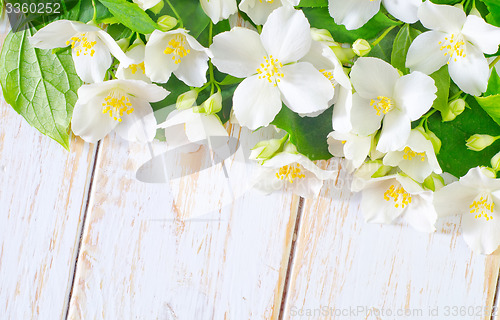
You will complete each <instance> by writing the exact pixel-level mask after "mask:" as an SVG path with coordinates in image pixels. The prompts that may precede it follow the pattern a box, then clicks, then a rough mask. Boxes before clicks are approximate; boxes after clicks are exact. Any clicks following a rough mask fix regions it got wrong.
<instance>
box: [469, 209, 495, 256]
mask: <svg viewBox="0 0 500 320" xmlns="http://www.w3.org/2000/svg"><path fill="white" fill-rule="evenodd" d="M498 217H500V214H499V213H497V214H496V216H495V217H494V218H493V219H491V220H488V221H487V220H486V219H485V218H478V219H476V218H474V214H472V213H469V212H467V213H465V214H464V216H463V218H462V235H463V237H464V240H465V242H467V244H468V245H469V247H471V249H472V250H473V251H474V252H476V253H481V254H491V253H493V251H495V250H497V249H498V246H499V245H500V232H498V230H500V219H498Z"/></svg>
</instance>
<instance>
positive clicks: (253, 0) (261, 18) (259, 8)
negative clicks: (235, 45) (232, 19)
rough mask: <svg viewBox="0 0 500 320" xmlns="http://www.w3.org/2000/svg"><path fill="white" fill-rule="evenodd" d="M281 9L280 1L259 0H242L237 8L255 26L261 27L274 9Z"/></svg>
mask: <svg viewBox="0 0 500 320" xmlns="http://www.w3.org/2000/svg"><path fill="white" fill-rule="evenodd" d="M279 7H281V1H278V0H275V1H274V2H267V1H263V2H261V1H259V0H242V1H241V3H240V5H239V8H240V10H241V11H243V12H245V13H246V14H247V15H248V16H249V17H250V19H252V21H253V22H254V23H255V24H257V25H262V24H264V23H265V22H266V20H267V18H268V17H269V15H270V14H271V12H273V11H274V10H275V9H277V8H279Z"/></svg>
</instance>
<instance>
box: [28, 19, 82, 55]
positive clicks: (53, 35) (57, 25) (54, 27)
mask: <svg viewBox="0 0 500 320" xmlns="http://www.w3.org/2000/svg"><path fill="white" fill-rule="evenodd" d="M76 34H78V31H76V30H75V28H74V27H73V22H71V21H68V20H58V21H54V22H52V23H49V24H48V25H46V26H45V27H43V28H42V29H40V30H38V31H37V33H35V34H34V35H33V36H32V37H30V38H29V41H30V44H31V45H32V46H33V47H35V48H40V49H53V48H61V47H67V46H68V44H67V43H66V42H67V41H68V40H69V39H70V38H71V37H73V36H75V35H76Z"/></svg>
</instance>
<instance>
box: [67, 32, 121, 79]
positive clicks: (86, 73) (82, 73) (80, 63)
mask: <svg viewBox="0 0 500 320" xmlns="http://www.w3.org/2000/svg"><path fill="white" fill-rule="evenodd" d="M94 50H95V53H94V54H93V55H90V54H88V53H87V54H83V53H80V54H79V55H78V54H77V52H76V51H75V50H73V51H72V56H73V61H74V63H75V70H76V73H77V74H78V76H79V77H80V78H81V79H82V80H83V81H84V82H87V83H97V82H102V81H103V80H104V76H105V75H106V71H107V70H108V68H109V67H111V63H112V58H111V55H110V53H109V51H108V50H107V48H106V47H105V45H104V44H103V43H102V42H101V41H100V40H97V41H96V44H95V45H94Z"/></svg>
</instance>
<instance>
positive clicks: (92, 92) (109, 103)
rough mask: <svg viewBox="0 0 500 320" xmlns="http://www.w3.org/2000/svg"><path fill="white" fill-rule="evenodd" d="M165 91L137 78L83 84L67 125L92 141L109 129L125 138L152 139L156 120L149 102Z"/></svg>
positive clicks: (159, 97)
mask: <svg viewBox="0 0 500 320" xmlns="http://www.w3.org/2000/svg"><path fill="white" fill-rule="evenodd" d="M168 94H169V92H168V91H167V90H165V89H163V88H162V87H160V86H157V85H155V84H148V83H146V82H144V81H139V80H110V81H105V82H102V83H94V84H88V85H83V86H81V87H80V89H78V101H77V102H76V104H75V109H74V110H73V118H72V120H71V128H72V130H73V132H74V133H75V134H76V135H77V136H80V137H82V139H83V140H85V141H87V142H91V143H95V142H97V141H98V140H100V139H102V138H104V137H105V136H106V135H107V134H108V133H110V132H111V131H112V130H113V129H114V130H115V131H116V133H118V134H119V135H120V136H121V137H122V138H124V139H126V140H128V141H139V142H146V141H151V140H153V138H154V136H155V133H156V119H155V117H154V114H153V109H152V108H151V105H150V104H149V103H150V102H157V101H161V100H163V99H164V98H165V97H166V96H167V95H168Z"/></svg>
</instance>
